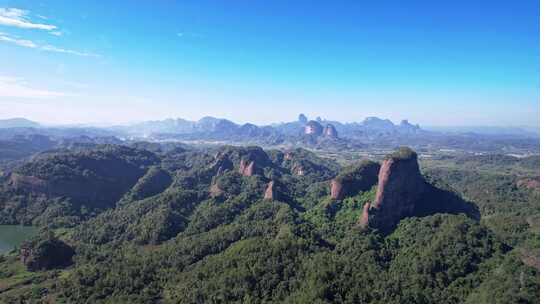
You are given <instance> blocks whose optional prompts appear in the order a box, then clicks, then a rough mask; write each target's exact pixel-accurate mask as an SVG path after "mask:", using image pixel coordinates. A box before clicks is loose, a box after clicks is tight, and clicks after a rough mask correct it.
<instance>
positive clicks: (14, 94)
mask: <svg viewBox="0 0 540 304" xmlns="http://www.w3.org/2000/svg"><path fill="white" fill-rule="evenodd" d="M64 96H71V94H67V93H63V92H56V91H51V90H46V89H37V88H33V87H31V86H30V85H29V84H28V83H27V82H26V81H24V79H21V78H17V77H9V76H1V75H0V98H2V97H9V98H40V99H41V98H45V99H47V98H56V97H64Z"/></svg>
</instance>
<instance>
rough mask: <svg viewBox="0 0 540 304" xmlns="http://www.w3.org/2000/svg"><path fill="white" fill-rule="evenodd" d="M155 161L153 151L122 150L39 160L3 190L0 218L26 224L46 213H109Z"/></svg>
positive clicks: (14, 174) (15, 174)
mask: <svg viewBox="0 0 540 304" xmlns="http://www.w3.org/2000/svg"><path fill="white" fill-rule="evenodd" d="M159 161H160V160H159V158H158V157H157V156H156V155H155V154H153V153H151V152H148V151H145V150H138V149H132V148H128V147H122V146H103V147H101V148H97V149H90V150H85V151H74V152H71V151H66V152H60V153H48V154H44V155H41V156H38V157H36V158H34V159H33V160H32V161H30V162H28V163H26V164H24V165H22V166H21V167H19V168H17V169H15V170H14V172H12V173H11V175H10V176H9V179H8V180H7V181H6V182H5V183H4V184H3V185H1V187H2V189H3V190H4V191H2V196H1V197H0V206H6V207H7V206H9V208H2V210H1V213H0V218H1V220H2V222H5V223H20V222H25V223H26V222H29V221H31V220H33V219H34V218H36V217H38V216H39V217H44V216H45V217H46V216H48V214H49V213H51V214H56V216H58V215H59V214H65V215H66V216H72V215H73V214H74V213H77V214H79V213H80V210H81V209H82V208H84V209H86V210H103V209H105V208H110V207H112V206H114V205H115V204H116V202H118V201H119V199H120V198H121V197H122V196H124V195H125V194H126V193H127V192H128V191H129V190H130V189H131V188H132V187H133V186H134V185H135V184H136V183H137V182H138V181H139V179H140V178H141V177H143V176H144V175H145V174H146V172H147V170H148V168H149V167H150V166H152V165H156V164H158V163H159ZM158 176H160V175H159V174H158ZM152 180H153V178H150V181H152ZM152 183H153V182H150V184H152ZM152 187H153V186H152ZM152 187H150V188H152ZM142 190H143V189H142V188H141V191H142ZM147 190H149V191H150V193H151V192H155V189H147ZM139 192H140V191H139ZM141 193H142V192H141ZM53 209H54V211H53ZM44 220H45V219H44Z"/></svg>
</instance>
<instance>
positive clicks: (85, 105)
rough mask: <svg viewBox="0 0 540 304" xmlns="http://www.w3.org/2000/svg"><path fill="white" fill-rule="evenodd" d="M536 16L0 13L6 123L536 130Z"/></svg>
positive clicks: (185, 9)
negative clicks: (213, 121)
mask: <svg viewBox="0 0 540 304" xmlns="http://www.w3.org/2000/svg"><path fill="white" fill-rule="evenodd" d="M539 9H540V4H538V3H532V1H529V2H526V3H493V2H484V1H480V2H476V3H474V4H471V3H469V2H466V1H454V2H452V3H444V4H443V3H432V2H427V1H411V2H408V3H407V5H401V6H398V5H387V4H385V3H380V4H379V3H377V4H374V3H371V4H366V3H357V2H353V1H340V2H338V3H327V4H319V5H313V4H312V2H309V1H296V2H294V3H290V2H287V1H274V2H272V3H264V2H262V1H250V2H243V1H240V2H239V3H224V2H214V1H197V2H196V3H185V2H180V3H170V2H148V3H142V2H141V3H137V4H136V5H133V4H130V3H129V2H125V1H116V2H114V3H106V4H103V3H79V2H77V3H73V2H71V1H70V2H68V1H47V2H43V3H39V4H36V3H35V2H34V1H23V0H15V1H2V0H0V54H1V55H2V58H3V59H4V60H3V62H2V70H1V71H0V119H5V118H12V117H24V118H27V119H31V120H34V121H38V122H42V123H46V124H125V123H129V122H136V121H144V120H161V119H165V118H178V117H179V118H184V119H189V120H198V119H199V118H201V117H204V116H214V117H219V118H226V119H229V120H232V121H235V122H239V123H246V122H251V123H255V124H258V125H264V124H269V123H274V122H286V121H292V120H295V119H296V117H297V115H298V113H305V114H306V115H308V116H309V117H312V118H314V117H316V116H321V117H323V118H327V119H331V120H338V121H344V122H353V121H356V122H358V121H362V120H363V119H364V118H366V117H370V116H377V117H380V118H385V119H390V120H392V121H393V122H394V123H399V122H400V121H401V120H402V119H408V120H409V121H411V122H412V123H418V124H420V125H421V126H444V127H462V126H494V127H524V126H526V127H533V128H540V122H538V117H540V87H539V86H538V84H539V83H540V40H538V39H537V37H539V35H540V20H539V19H538V18H537V16H536V15H537V14H536V13H535V12H537V11H538V10H539ZM6 59H8V60H6Z"/></svg>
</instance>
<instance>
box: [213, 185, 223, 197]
mask: <svg viewBox="0 0 540 304" xmlns="http://www.w3.org/2000/svg"><path fill="white" fill-rule="evenodd" d="M223 193H224V192H223V190H221V188H220V187H219V185H218V184H217V183H213V184H212V186H210V196H211V197H213V198H216V197H220V196H222V195H223Z"/></svg>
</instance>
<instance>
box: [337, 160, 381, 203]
mask: <svg viewBox="0 0 540 304" xmlns="http://www.w3.org/2000/svg"><path fill="white" fill-rule="evenodd" d="M379 168H380V165H379V164H378V163H376V162H372V161H363V162H361V163H359V164H357V165H355V166H352V167H350V168H347V169H345V170H344V172H342V173H340V174H339V175H338V176H337V177H336V178H334V179H333V180H332V181H331V182H330V196H331V197H332V199H334V200H341V199H344V198H345V197H347V196H354V195H356V194H358V193H359V192H361V191H367V190H369V189H371V187H373V185H375V184H376V183H377V173H378V172H379Z"/></svg>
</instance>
